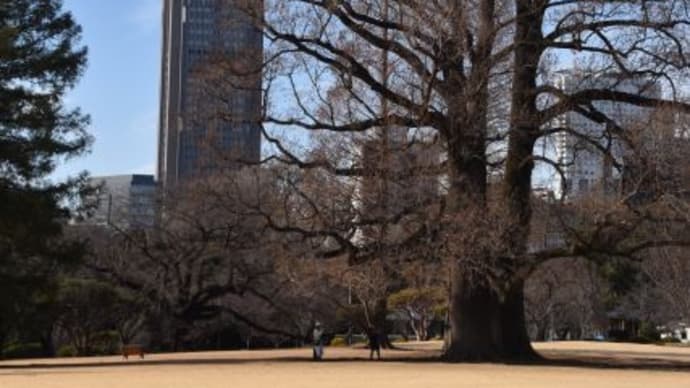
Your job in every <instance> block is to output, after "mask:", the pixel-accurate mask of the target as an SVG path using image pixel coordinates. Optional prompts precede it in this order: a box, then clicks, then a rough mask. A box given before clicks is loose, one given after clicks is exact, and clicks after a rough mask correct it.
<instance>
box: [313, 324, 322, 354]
mask: <svg viewBox="0 0 690 388" xmlns="http://www.w3.org/2000/svg"><path fill="white" fill-rule="evenodd" d="M312 337H313V340H314V361H319V360H321V359H323V328H322V327H321V323H319V322H316V324H315V325H314V331H313V333H312Z"/></svg>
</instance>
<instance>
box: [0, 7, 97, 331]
mask: <svg viewBox="0 0 690 388" xmlns="http://www.w3.org/2000/svg"><path fill="white" fill-rule="evenodd" d="M80 36H81V28H80V26H79V25H77V24H76V23H75V21H74V19H73V17H72V15H71V14H70V13H68V12H65V11H63V10H62V1H61V0H0V344H1V343H2V335H3V333H6V332H7V331H6V330H4V329H6V325H7V324H8V323H11V322H13V321H17V319H16V318H17V317H16V315H17V314H21V310H23V309H24V308H26V307H28V306H26V300H27V298H31V295H32V294H35V293H38V292H41V288H43V287H42V286H45V285H48V284H49V283H50V282H47V279H48V277H49V276H50V275H51V274H53V273H54V271H55V268H56V267H55V266H56V265H57V264H58V263H60V262H62V261H63V260H62V259H64V258H67V257H70V258H74V257H75V255H76V252H75V251H74V248H75V247H76V245H74V244H67V243H64V242H60V239H59V237H60V236H61V233H62V225H63V224H64V222H65V221H66V220H67V219H68V218H69V217H70V208H73V205H74V204H75V203H76V202H75V201H76V200H77V199H78V198H79V194H82V193H83V192H84V190H85V189H84V187H85V184H84V183H85V179H86V175H85V174H81V175H78V176H76V177H72V178H68V179H66V180H64V181H61V182H54V181H52V180H51V179H50V174H51V173H52V172H53V171H54V170H55V168H56V166H57V164H58V163H60V162H63V161H65V160H66V159H69V158H71V157H75V156H78V155H81V154H83V153H85V152H86V151H87V150H88V148H89V144H90V142H91V138H90V136H89V135H88V134H87V133H86V131H85V127H86V125H87V124H88V120H89V118H88V117H87V116H86V115H84V114H82V113H81V112H80V111H79V109H70V108H68V107H66V106H65V103H64V97H65V94H66V92H67V91H69V90H70V89H71V88H72V87H73V86H74V84H75V82H76V81H77V79H78V78H79V76H80V75H81V74H82V72H83V70H84V68H85V66H86V48H85V47H82V46H81V44H80Z"/></svg>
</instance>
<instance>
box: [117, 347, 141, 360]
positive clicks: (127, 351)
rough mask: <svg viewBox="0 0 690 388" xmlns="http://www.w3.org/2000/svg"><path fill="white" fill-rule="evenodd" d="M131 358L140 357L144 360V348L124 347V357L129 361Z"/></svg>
mask: <svg viewBox="0 0 690 388" xmlns="http://www.w3.org/2000/svg"><path fill="white" fill-rule="evenodd" d="M129 356H139V358H141V359H143V358H144V347H143V346H141V345H134V344H132V345H122V357H123V358H124V359H125V360H127V359H129Z"/></svg>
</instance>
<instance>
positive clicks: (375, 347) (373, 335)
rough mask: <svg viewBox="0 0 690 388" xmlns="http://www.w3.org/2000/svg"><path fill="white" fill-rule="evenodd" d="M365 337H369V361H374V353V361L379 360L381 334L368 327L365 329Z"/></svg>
mask: <svg viewBox="0 0 690 388" xmlns="http://www.w3.org/2000/svg"><path fill="white" fill-rule="evenodd" d="M367 337H369V359H370V360H373V359H374V353H376V359H377V360H380V359H381V334H380V333H379V332H378V330H376V329H375V328H374V327H369V329H367Z"/></svg>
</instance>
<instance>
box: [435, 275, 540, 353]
mask: <svg viewBox="0 0 690 388" xmlns="http://www.w3.org/2000/svg"><path fill="white" fill-rule="evenodd" d="M459 272H460V271H459ZM463 276H465V275H464V274H462V273H458V274H457V275H456V277H455V279H454V280H455V281H454V282H453V285H452V292H451V301H450V309H451V314H450V326H451V338H450V342H449V346H448V348H447V349H446V354H445V357H446V359H447V360H448V361H452V362H463V361H464V362H478V361H515V362H520V361H532V360H537V359H539V355H538V354H537V353H536V352H535V351H534V349H533V348H532V345H531V342H530V339H529V335H528V333H527V325H526V320H525V314H524V312H525V311H524V291H523V282H522V281H518V282H515V283H514V285H513V286H512V287H511V288H510V289H509V290H508V292H507V293H506V294H505V295H502V296H499V295H498V293H496V292H495V291H494V290H493V289H491V288H490V287H488V286H486V285H484V284H481V283H479V282H477V281H474V280H468V279H466V278H464V277H463Z"/></svg>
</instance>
